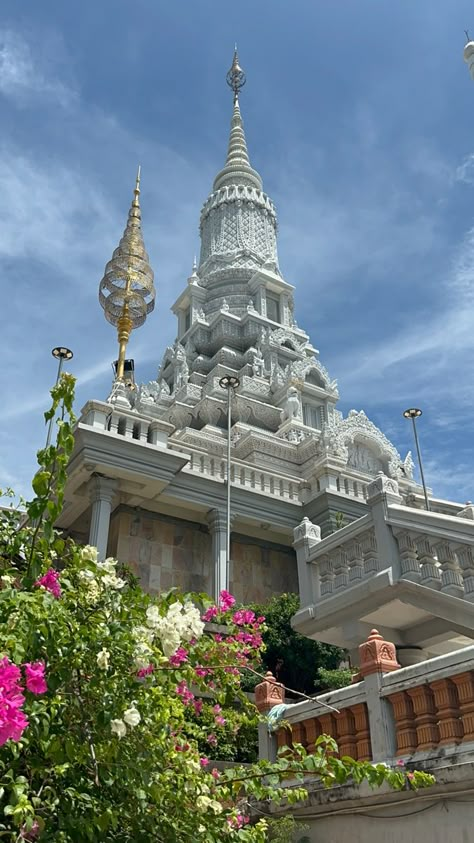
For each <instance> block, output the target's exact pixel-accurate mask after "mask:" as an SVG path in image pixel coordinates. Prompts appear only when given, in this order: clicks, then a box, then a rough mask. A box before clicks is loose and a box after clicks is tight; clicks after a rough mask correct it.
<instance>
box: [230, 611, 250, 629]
mask: <svg viewBox="0 0 474 843" xmlns="http://www.w3.org/2000/svg"><path fill="white" fill-rule="evenodd" d="M232 620H233V622H234V623H236V624H237V626H245V625H246V624H249V623H253V622H254V620H255V612H252V611H251V610H250V609H238V611H237V612H235V613H234V615H233V616H232Z"/></svg>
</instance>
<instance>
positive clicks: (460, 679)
mask: <svg viewBox="0 0 474 843" xmlns="http://www.w3.org/2000/svg"><path fill="white" fill-rule="evenodd" d="M451 681H452V682H453V683H454V685H455V686H456V688H457V692H458V700H459V710H460V713H461V722H462V725H463V731H464V736H463V739H462V740H463V743H466V742H467V741H474V674H473V673H471V671H468V672H467V673H458V675H457V676H452V677H451Z"/></svg>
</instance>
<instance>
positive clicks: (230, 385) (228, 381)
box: [218, 375, 240, 591]
mask: <svg viewBox="0 0 474 843" xmlns="http://www.w3.org/2000/svg"><path fill="white" fill-rule="evenodd" d="M219 386H220V387H221V388H222V389H226V390H227V472H226V474H227V478H226V479H227V515H226V582H225V587H226V589H227V590H228V589H229V585H230V431H231V428H232V395H233V393H234V390H236V389H237V387H238V386H240V381H239V379H238V377H236V376H235V375H224V377H222V378H221V379H220V381H219ZM218 591H219V589H218Z"/></svg>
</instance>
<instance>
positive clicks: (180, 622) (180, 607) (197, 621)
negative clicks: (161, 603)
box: [146, 600, 204, 659]
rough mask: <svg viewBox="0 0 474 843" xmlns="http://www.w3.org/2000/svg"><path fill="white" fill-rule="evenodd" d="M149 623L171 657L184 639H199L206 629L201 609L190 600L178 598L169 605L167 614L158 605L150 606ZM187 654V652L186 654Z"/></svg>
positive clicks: (147, 613)
mask: <svg viewBox="0 0 474 843" xmlns="http://www.w3.org/2000/svg"><path fill="white" fill-rule="evenodd" d="M146 618H147V624H148V626H149V627H150V629H152V630H153V631H154V633H155V634H156V635H158V637H159V639H160V641H161V647H162V649H163V653H164V654H165V656H166V657H167V658H168V659H169V658H171V657H172V656H173V655H175V654H176V652H177V650H178V649H179V648H180V644H181V642H182V641H186V642H190V641H192V640H193V639H196V640H197V639H198V638H200V637H201V636H202V634H203V631H204V623H203V622H202V620H201V616H200V614H199V610H198V609H197V608H196V606H194V604H193V603H191V602H190V601H189V600H188V601H186V602H185V603H181V601H180V600H176V602H175V603H172V604H171V606H169V607H168V610H167V612H166V614H165V615H162V614H161V613H160V610H159V608H158V606H154V605H153V606H149V607H148V609H147V612H146ZM186 655H187V654H186Z"/></svg>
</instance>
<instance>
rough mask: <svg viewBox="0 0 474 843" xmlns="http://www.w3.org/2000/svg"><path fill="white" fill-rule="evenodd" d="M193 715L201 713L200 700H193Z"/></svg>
mask: <svg viewBox="0 0 474 843" xmlns="http://www.w3.org/2000/svg"><path fill="white" fill-rule="evenodd" d="M193 707H194V713H195V714H197V715H199V714H201V711H202V700H193Z"/></svg>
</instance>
